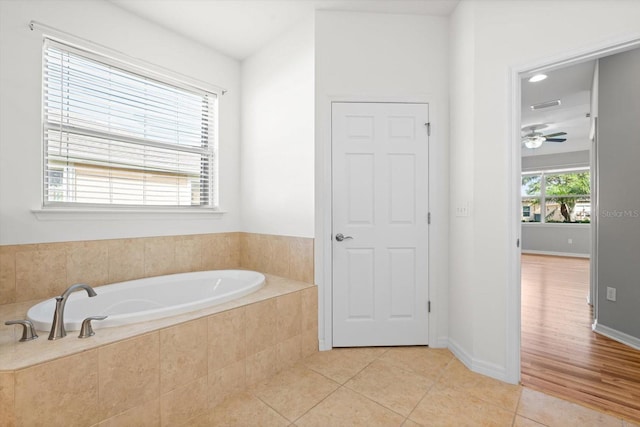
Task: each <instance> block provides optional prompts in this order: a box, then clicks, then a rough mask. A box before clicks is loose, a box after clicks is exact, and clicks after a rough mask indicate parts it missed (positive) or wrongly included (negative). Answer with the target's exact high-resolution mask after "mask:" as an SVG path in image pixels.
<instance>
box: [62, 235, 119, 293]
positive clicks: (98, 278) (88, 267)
mask: <svg viewBox="0 0 640 427" xmlns="http://www.w3.org/2000/svg"><path fill="white" fill-rule="evenodd" d="M108 245H109V244H108V242H107V241H92V242H70V243H69V245H68V246H67V284H68V285H72V284H75V283H86V284H88V285H91V286H99V285H104V284H106V283H108V282H109V256H108V254H109V250H108Z"/></svg>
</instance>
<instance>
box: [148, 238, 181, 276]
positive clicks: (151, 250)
mask: <svg viewBox="0 0 640 427" xmlns="http://www.w3.org/2000/svg"><path fill="white" fill-rule="evenodd" d="M175 248H176V242H175V239H174V238H173V237H150V238H146V239H144V275H145V277H153V276H162V275H165V274H173V273H175V272H176V252H175Z"/></svg>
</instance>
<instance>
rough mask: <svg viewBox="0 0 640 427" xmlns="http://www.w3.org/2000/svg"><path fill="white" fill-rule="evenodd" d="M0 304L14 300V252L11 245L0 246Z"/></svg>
mask: <svg viewBox="0 0 640 427" xmlns="http://www.w3.org/2000/svg"><path fill="white" fill-rule="evenodd" d="M0 249H1V250H0V304H11V303H13V302H16V254H15V251H14V250H13V247H6V246H5V247H0Z"/></svg>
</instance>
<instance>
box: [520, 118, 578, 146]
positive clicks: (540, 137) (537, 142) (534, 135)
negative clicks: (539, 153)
mask: <svg viewBox="0 0 640 427" xmlns="http://www.w3.org/2000/svg"><path fill="white" fill-rule="evenodd" d="M547 126H548V125H546V124H536V125H529V126H525V127H523V128H522V131H523V132H525V133H526V134H525V135H524V136H523V137H522V143H523V144H524V146H525V147H527V148H540V147H541V146H542V144H544V143H545V142H565V141H566V140H567V138H558V137H560V136H564V135H566V134H567V133H566V132H555V133H550V134H547V135H544V134H543V132H539V131H540V130H542V129H545V128H546V127H547Z"/></svg>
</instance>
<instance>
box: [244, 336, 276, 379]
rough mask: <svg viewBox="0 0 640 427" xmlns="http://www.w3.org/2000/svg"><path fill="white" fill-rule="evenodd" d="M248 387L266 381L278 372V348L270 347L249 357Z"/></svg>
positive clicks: (247, 367)
mask: <svg viewBox="0 0 640 427" xmlns="http://www.w3.org/2000/svg"><path fill="white" fill-rule="evenodd" d="M246 361H247V366H246V369H247V386H250V385H252V384H255V383H257V382H259V381H264V380H266V379H267V378H270V377H271V376H273V375H275V373H276V372H277V371H278V367H277V363H278V358H277V355H276V346H275V345H274V346H271V347H268V348H267V349H265V350H262V351H261V352H259V353H256V354H253V355H251V356H247V359H246Z"/></svg>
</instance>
